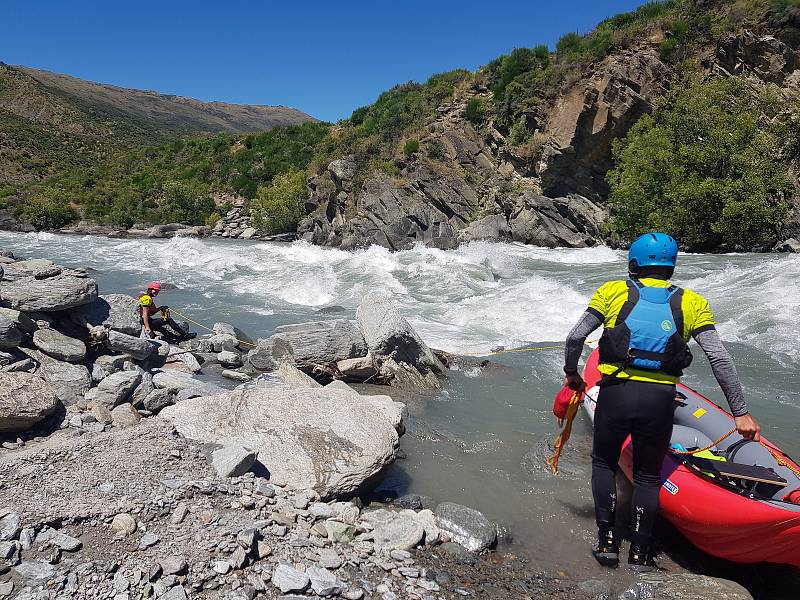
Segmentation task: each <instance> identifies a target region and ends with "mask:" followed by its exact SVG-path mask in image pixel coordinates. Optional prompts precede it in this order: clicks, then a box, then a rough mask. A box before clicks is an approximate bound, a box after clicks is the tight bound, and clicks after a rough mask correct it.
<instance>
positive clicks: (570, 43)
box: [556, 31, 585, 58]
mask: <svg viewBox="0 0 800 600" xmlns="http://www.w3.org/2000/svg"><path fill="white" fill-rule="evenodd" d="M584 47H585V46H584V41H583V37H582V36H581V35H580V34H578V33H576V32H574V31H572V32H570V33H567V34H565V35H563V36H561V38H560V39H559V40H558V41H557V42H556V52H557V53H558V55H559V56H561V57H565V58H569V57H570V56H576V55H579V54H581V53H582V52H583V50H584Z"/></svg>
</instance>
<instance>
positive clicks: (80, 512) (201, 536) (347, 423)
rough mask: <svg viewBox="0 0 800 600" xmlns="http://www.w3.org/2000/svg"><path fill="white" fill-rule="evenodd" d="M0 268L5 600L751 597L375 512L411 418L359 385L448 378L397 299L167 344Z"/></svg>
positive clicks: (80, 293) (112, 306) (128, 314)
mask: <svg viewBox="0 0 800 600" xmlns="http://www.w3.org/2000/svg"><path fill="white" fill-rule="evenodd" d="M4 254H5V256H3V257H2V259H0V263H2V268H3V278H2V281H0V302H2V305H3V308H0V344H2V347H3V350H2V355H0V359H1V360H2V362H3V363H4V364H3V365H2V372H0V378H2V381H0V440H2V445H1V446H2V448H1V449H0V472H2V473H3V478H2V480H0V598H2V599H6V598H9V599H17V598H19V599H22V600H32V599H34V598H36V599H40V598H41V599H44V598H47V599H48V600H50V599H55V598H115V599H116V600H131V599H133V598H136V599H139V598H166V599H167V600H175V599H177V600H181V599H184V598H187V597H198V598H218V597H224V598H230V599H235V598H245V599H247V600H251V599H252V598H254V597H256V596H259V595H260V596H262V597H267V598H277V597H281V598H287V599H289V598H319V597H342V598H380V599H382V600H391V599H393V598H426V599H427V598H429V599H438V598H457V597H474V598H530V597H558V598H576V599H581V598H607V597H617V596H618V595H619V597H624V598H646V597H653V594H654V593H659V594H667V595H666V596H665V597H678V596H679V595H680V596H681V597H684V598H686V597H703V598H716V597H719V598H748V597H749V595H748V594H747V593H746V592H744V590H742V589H741V588H739V587H738V586H736V585H735V584H730V583H729V582H724V581H719V580H713V579H709V578H704V577H699V576H696V577H694V578H692V577H686V576H684V575H678V574H672V575H669V574H667V575H663V574H662V575H651V576H649V578H648V577H644V578H641V579H639V580H637V581H635V582H633V583H631V580H630V578H628V577H625V576H623V577H621V578H616V579H615V580H612V581H610V582H609V581H608V580H607V579H602V578H601V579H596V580H588V581H571V580H569V579H568V578H567V577H565V576H564V575H563V574H558V573H537V572H534V571H532V570H531V569H530V568H528V567H527V566H526V563H525V560H524V559H522V558H519V557H517V556H515V555H513V554H510V553H508V552H507V551H502V550H501V551H495V550H493V548H494V547H495V545H496V544H497V543H498V541H499V542H501V543H502V542H503V541H505V540H507V537H508V535H507V533H506V532H505V530H504V529H503V528H498V526H497V525H495V524H494V523H492V521H491V520H490V518H487V516H484V515H483V514H481V513H480V512H478V511H475V510H473V509H471V508H469V507H467V506H462V505H460V504H456V503H452V502H442V503H436V502H434V501H432V500H431V499H429V498H425V497H420V496H403V497H400V498H396V499H394V500H393V501H390V502H388V503H379V502H375V501H372V498H371V496H370V493H369V490H370V489H371V488H372V486H373V485H374V484H375V483H376V482H377V481H378V480H379V479H380V477H381V474H382V472H383V470H384V468H385V467H386V466H387V465H389V464H390V463H391V462H392V461H394V460H395V459H396V458H397V457H398V447H399V443H400V436H401V435H402V434H403V431H404V424H403V405H402V404H400V403H398V402H395V401H394V400H392V398H391V397H390V396H389V395H384V394H376V393H375V392H374V391H373V392H372V393H370V394H366V395H362V394H359V392H358V391H356V390H355V389H354V388H352V387H350V386H349V385H348V383H347V382H348V381H349V382H353V383H355V384H357V383H358V382H360V381H369V383H371V384H374V383H380V384H385V387H383V388H377V386H370V389H371V390H376V389H378V390H383V389H385V390H387V391H388V392H389V393H390V394H391V393H392V391H393V390H394V389H397V388H398V387H402V388H404V390H403V391H404V392H405V393H409V392H410V393H413V392H414V390H420V389H430V388H432V387H436V386H438V385H441V377H442V376H445V375H446V367H445V365H444V364H443V363H442V358H445V357H441V358H440V357H439V356H437V354H436V353H434V352H433V351H431V350H430V349H429V348H428V347H427V345H426V344H425V343H424V342H423V341H422V340H421V339H420V337H419V336H418V335H417V334H416V332H414V330H413V329H412V328H411V327H410V326H409V324H408V322H407V321H406V320H405V319H404V318H403V317H402V315H400V313H399V311H398V310H397V308H396V307H395V306H394V304H393V302H392V301H391V298H388V297H386V296H384V295H381V294H368V295H366V296H365V297H364V299H363V302H362V304H361V306H360V307H359V309H358V311H357V314H356V319H355V320H354V321H350V320H346V319H337V318H328V319H327V320H324V321H317V322H312V323H304V324H299V325H288V326H283V327H279V328H276V330H275V331H274V333H273V335H271V336H270V337H268V338H265V339H259V340H251V339H250V338H249V337H248V336H247V335H246V334H245V333H244V332H242V331H239V330H238V329H237V328H235V327H233V326H231V325H228V324H225V323H217V324H215V325H214V327H213V333H210V334H209V335H205V336H203V337H201V338H198V339H194V340H191V341H189V342H184V343H182V344H181V345H170V344H168V343H166V342H163V341H160V340H149V339H144V338H141V337H139V335H140V327H141V326H140V324H139V320H138V316H137V308H136V307H137V303H136V300H135V299H133V298H130V297H128V296H125V295H121V294H103V295H101V294H100V293H99V290H98V288H97V284H96V282H95V281H94V280H93V279H92V278H91V277H90V276H89V273H88V272H87V271H86V270H83V269H69V268H65V267H61V266H58V265H55V264H53V263H51V262H49V261H46V260H17V259H16V257H14V256H13V255H10V253H4ZM228 382H230V383H228ZM323 384H325V385H323ZM232 386H236V387H235V389H228V388H230V387H232ZM392 386H395V387H392ZM454 500H457V498H454ZM498 537H499V538H500V539H499V540H498ZM501 548H504V546H501ZM669 594H672V596H670V595H669ZM691 594H695V596H692V595H691ZM655 597H660V596H655Z"/></svg>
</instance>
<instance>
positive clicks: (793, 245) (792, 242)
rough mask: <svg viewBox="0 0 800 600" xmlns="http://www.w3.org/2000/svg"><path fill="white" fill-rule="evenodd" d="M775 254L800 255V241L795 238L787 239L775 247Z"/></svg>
mask: <svg viewBox="0 0 800 600" xmlns="http://www.w3.org/2000/svg"><path fill="white" fill-rule="evenodd" d="M775 252H789V253H791V254H800V240H798V239H797V238H789V239H788V240H784V241H782V242H780V243H778V244H777V245H776V246H775Z"/></svg>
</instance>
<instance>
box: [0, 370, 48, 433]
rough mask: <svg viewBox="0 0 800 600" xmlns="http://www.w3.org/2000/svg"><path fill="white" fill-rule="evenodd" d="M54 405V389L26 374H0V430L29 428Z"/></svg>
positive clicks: (12, 430)
mask: <svg viewBox="0 0 800 600" xmlns="http://www.w3.org/2000/svg"><path fill="white" fill-rule="evenodd" d="M57 406H58V395H57V394H56V390H55V388H54V387H53V386H52V385H50V384H49V383H47V382H46V381H45V380H44V379H42V378H41V377H37V376H36V375H32V374H30V373H0V433H14V432H18V431H25V430H27V429H30V428H31V427H33V426H34V425H36V423H38V422H39V421H41V420H42V419H44V418H45V417H48V416H50V415H51V414H52V413H53V411H55V409H56V407H57Z"/></svg>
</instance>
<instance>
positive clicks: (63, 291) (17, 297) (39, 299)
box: [0, 272, 97, 312]
mask: <svg viewBox="0 0 800 600" xmlns="http://www.w3.org/2000/svg"><path fill="white" fill-rule="evenodd" d="M95 298H97V283H96V282H95V281H94V279H90V278H88V277H86V276H84V275H83V274H77V273H76V272H70V273H60V274H58V275H55V276H53V277H46V278H43V279H39V278H37V277H22V278H20V279H17V280H16V281H15V282H14V285H2V286H0V299H2V300H3V301H4V302H5V303H6V304H7V305H8V306H9V307H10V308H13V309H16V310H22V311H25V312H38V311H41V312H56V311H59V310H65V309H68V308H74V307H76V306H81V305H83V304H88V303H90V302H92V301H94V300H95Z"/></svg>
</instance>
